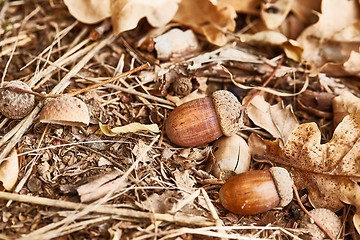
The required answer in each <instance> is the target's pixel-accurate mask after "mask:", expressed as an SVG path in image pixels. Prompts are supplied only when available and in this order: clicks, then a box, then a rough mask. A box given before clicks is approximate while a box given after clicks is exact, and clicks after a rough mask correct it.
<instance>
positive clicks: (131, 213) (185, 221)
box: [0, 192, 215, 227]
mask: <svg viewBox="0 0 360 240" xmlns="http://www.w3.org/2000/svg"><path fill="white" fill-rule="evenodd" d="M0 198H2V199H6V200H13V201H17V202H25V203H28V204H37V205H42V206H49V207H58V208H64V209H73V210H81V209H84V208H86V207H88V206H89V205H88V204H81V203H74V202H68V201H63V200H55V199H50V198H44V197H35V196H28V195H20V194H16V193H9V192H0ZM92 212H96V213H103V214H110V215H118V216H122V217H129V218H135V219H149V220H157V221H166V222H173V223H178V224H181V225H190V226H191V225H196V226H203V227H205V226H213V225H214V224H215V223H214V222H213V221H211V220H210V219H207V218H204V217H198V216H185V215H176V214H175V215H171V214H161V213H150V212H142V211H138V210H133V209H126V208H116V207H111V206H104V205H100V206H97V208H96V209H93V210H92Z"/></svg>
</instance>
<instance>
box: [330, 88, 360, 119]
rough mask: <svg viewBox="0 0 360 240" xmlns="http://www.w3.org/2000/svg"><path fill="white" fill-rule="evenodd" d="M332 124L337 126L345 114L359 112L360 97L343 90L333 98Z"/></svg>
mask: <svg viewBox="0 0 360 240" xmlns="http://www.w3.org/2000/svg"><path fill="white" fill-rule="evenodd" d="M333 112H334V125H335V126H337V125H338V124H339V123H340V122H341V121H342V120H343V118H344V117H345V116H346V115H349V114H356V113H360V98H358V97H356V96H355V95H353V94H352V93H350V92H349V91H344V92H343V93H341V94H340V95H339V96H337V97H335V98H334V99H333Z"/></svg>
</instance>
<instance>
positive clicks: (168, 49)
mask: <svg viewBox="0 0 360 240" xmlns="http://www.w3.org/2000/svg"><path fill="white" fill-rule="evenodd" d="M154 41H155V43H156V44H155V49H156V52H157V56H158V58H159V59H160V60H163V61H167V60H169V59H172V58H181V57H186V56H187V55H190V54H192V53H194V52H196V51H197V50H199V43H198V41H197V39H196V36H195V34H194V33H193V32H192V31H191V30H187V31H182V30H180V29H178V28H174V29H172V30H170V31H168V32H167V33H165V34H163V35H161V36H158V37H156V38H155V39H154Z"/></svg>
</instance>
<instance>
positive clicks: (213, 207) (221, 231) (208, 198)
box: [201, 188, 226, 239]
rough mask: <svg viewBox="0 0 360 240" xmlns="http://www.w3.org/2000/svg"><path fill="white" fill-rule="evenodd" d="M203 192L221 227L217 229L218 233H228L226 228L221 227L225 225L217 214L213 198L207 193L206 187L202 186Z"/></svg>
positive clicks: (212, 214)
mask: <svg viewBox="0 0 360 240" xmlns="http://www.w3.org/2000/svg"><path fill="white" fill-rule="evenodd" d="M201 193H202V195H203V196H204V198H205V202H206V204H207V205H208V207H209V209H210V213H211V216H212V217H213V218H214V220H215V223H216V226H217V227H219V228H218V229H217V231H218V233H219V234H225V233H226V232H225V230H224V229H223V228H221V227H222V226H223V225H224V223H223V221H222V220H221V219H220V218H219V215H218V214H217V211H216V208H215V206H214V204H213V203H212V202H211V199H210V197H209V195H208V194H207V192H206V191H205V189H204V188H201ZM221 239H224V238H221Z"/></svg>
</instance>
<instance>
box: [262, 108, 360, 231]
mask: <svg viewBox="0 0 360 240" xmlns="http://www.w3.org/2000/svg"><path fill="white" fill-rule="evenodd" d="M320 141H321V132H320V130H319V128H318V127H317V125H316V124H315V123H305V124H301V125H299V126H298V127H297V128H296V129H295V130H294V131H293V132H292V133H291V135H290V136H289V138H288V141H287V142H286V144H285V146H284V147H280V146H279V144H278V143H276V142H270V141H265V144H266V145H267V154H269V155H270V156H272V157H271V160H272V161H274V162H276V163H279V164H282V165H284V167H287V168H288V170H289V171H290V172H291V174H292V176H293V178H294V182H295V184H296V186H297V187H298V189H304V188H306V189H307V190H308V191H309V199H310V201H311V203H312V204H313V205H314V206H315V207H323V208H328V209H331V210H332V211H337V210H339V209H340V208H341V207H343V203H348V204H351V205H354V206H355V207H356V210H357V212H356V215H355V218H354V219H355V222H354V223H356V225H355V227H356V228H357V230H358V231H360V225H359V222H358V221H357V220H358V219H359V214H360V202H359V199H360V185H359V183H360V115H358V114H354V115H348V116H346V117H345V118H344V119H343V120H342V122H341V123H340V124H339V125H338V126H337V128H336V129H335V131H334V134H333V137H332V139H331V140H330V141H329V142H328V143H325V144H321V142H320ZM356 221H357V222H356Z"/></svg>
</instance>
